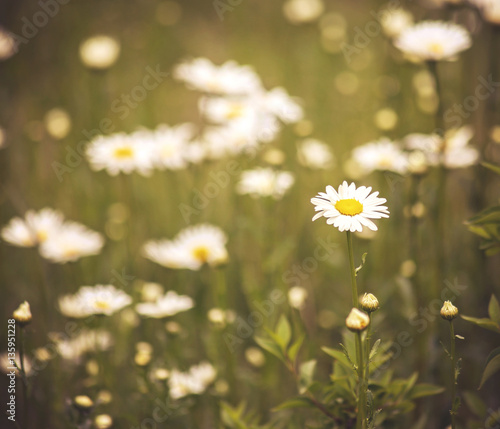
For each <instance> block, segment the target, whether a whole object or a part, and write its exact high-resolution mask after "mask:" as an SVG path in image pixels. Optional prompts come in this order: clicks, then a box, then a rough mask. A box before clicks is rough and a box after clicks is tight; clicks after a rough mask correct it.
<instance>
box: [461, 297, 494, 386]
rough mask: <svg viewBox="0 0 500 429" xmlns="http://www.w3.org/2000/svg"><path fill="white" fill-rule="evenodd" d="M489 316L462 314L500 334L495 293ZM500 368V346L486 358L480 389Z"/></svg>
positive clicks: (470, 320) (489, 307)
mask: <svg viewBox="0 0 500 429" xmlns="http://www.w3.org/2000/svg"><path fill="white" fill-rule="evenodd" d="M488 315H489V316H490V317H489V318H488V317H483V318H477V317H470V316H462V319H464V320H467V321H468V322H471V323H474V324H475V325H477V326H479V327H481V328H484V329H488V330H490V331H493V332H496V333H499V334H500V304H499V303H498V299H497V297H496V296H495V295H491V298H490V303H489V305H488ZM499 370H500V347H498V348H496V349H494V350H493V351H492V352H491V353H490V354H489V356H488V358H487V359H486V365H485V366H484V370H483V374H482V376H481V381H480V383H479V387H478V389H481V387H483V385H484V383H486V381H488V379H489V378H490V377H491V376H493V374H495V373H496V372H497V371H499Z"/></svg>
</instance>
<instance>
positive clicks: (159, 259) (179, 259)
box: [143, 224, 228, 271]
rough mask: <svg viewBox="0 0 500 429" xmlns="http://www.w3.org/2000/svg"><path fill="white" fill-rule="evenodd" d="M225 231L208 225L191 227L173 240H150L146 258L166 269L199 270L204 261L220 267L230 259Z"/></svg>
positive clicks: (144, 251)
mask: <svg viewBox="0 0 500 429" xmlns="http://www.w3.org/2000/svg"><path fill="white" fill-rule="evenodd" d="M226 243H227V237H226V234H225V233H224V232H223V231H222V230H221V229H220V228H218V227H216V226H213V225H208V224H202V225H196V226H191V227H188V228H186V229H184V230H182V231H181V232H179V233H178V234H177V236H176V237H175V238H174V239H173V240H161V241H149V242H147V243H146V244H145V245H144V247H143V254H144V256H145V257H146V258H148V259H150V260H152V261H153V262H156V263H157V264H160V265H163V266H165V267H167V268H174V269H184V268H186V269H189V270H194V271H196V270H199V269H200V268H201V267H202V266H203V265H204V264H208V265H210V266H217V265H220V264H223V263H225V262H226V261H227V259H228V255H227V250H226Z"/></svg>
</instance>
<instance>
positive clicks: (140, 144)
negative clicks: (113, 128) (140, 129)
mask: <svg viewBox="0 0 500 429" xmlns="http://www.w3.org/2000/svg"><path fill="white" fill-rule="evenodd" d="M85 153H86V156H87V159H88V161H89V163H90V167H91V168H92V170H94V171H100V170H106V172H107V173H108V174H109V175H111V176H116V175H118V174H119V173H124V174H130V173H132V172H134V171H137V172H138V173H139V174H141V175H143V176H149V175H150V174H151V172H152V170H153V167H154V165H153V164H154V156H153V145H152V144H151V139H143V138H141V134H140V133H139V134H136V135H127V134H124V133H118V134H112V135H110V136H98V137H96V138H95V139H94V140H92V141H91V142H90V143H89V145H88V146H87V148H86V150H85Z"/></svg>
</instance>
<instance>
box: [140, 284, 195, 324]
mask: <svg viewBox="0 0 500 429" xmlns="http://www.w3.org/2000/svg"><path fill="white" fill-rule="evenodd" d="M193 306H194V302H193V300H192V299H191V298H190V297H189V296H187V295H177V293H176V292H174V291H168V292H167V294H166V295H164V296H161V297H159V298H158V299H157V300H156V301H155V302H144V303H140V304H137V305H136V306H135V310H136V311H137V313H139V314H140V315H141V316H146V317H153V318H155V319H161V318H163V317H167V316H173V315H174V314H177V313H180V312H182V311H186V310H189V309H191V308H193Z"/></svg>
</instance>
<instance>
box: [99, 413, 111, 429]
mask: <svg viewBox="0 0 500 429" xmlns="http://www.w3.org/2000/svg"><path fill="white" fill-rule="evenodd" d="M94 423H95V426H96V427H97V428H98V429H108V428H109V427H111V425H112V424H113V419H112V418H111V416H109V415H108V414H99V415H98V416H96V418H95V420H94Z"/></svg>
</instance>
